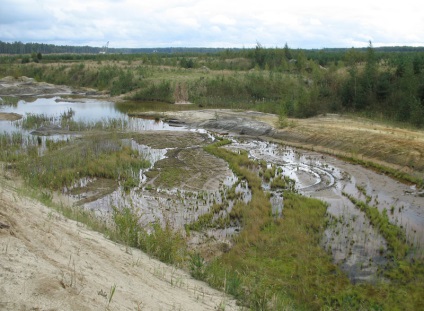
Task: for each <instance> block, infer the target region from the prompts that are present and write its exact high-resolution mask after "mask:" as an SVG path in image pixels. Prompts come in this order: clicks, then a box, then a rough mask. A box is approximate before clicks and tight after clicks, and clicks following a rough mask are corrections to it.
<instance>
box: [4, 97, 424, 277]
mask: <svg viewBox="0 0 424 311" xmlns="http://www.w3.org/2000/svg"><path fill="white" fill-rule="evenodd" d="M70 108H71V109H72V110H73V111H74V112H75V115H74V118H75V120H77V121H88V122H97V121H101V120H105V119H112V118H117V119H122V120H124V121H125V124H126V125H127V126H128V129H129V130H131V131H137V132H141V131H144V130H173V131H175V130H179V131H187V130H188V129H187V128H185V127H171V126H169V125H168V124H166V123H164V122H161V121H155V120H144V119H138V118H129V117H127V115H125V114H123V113H121V112H119V111H118V110H116V109H115V107H114V104H113V103H110V102H105V101H98V100H92V99H81V100H79V101H78V102H67V101H63V100H61V99H60V98H58V97H52V98H38V99H35V100H34V101H32V102H29V101H23V100H22V101H19V102H18V103H17V104H16V105H10V106H5V105H2V106H0V111H1V112H14V113H19V114H22V115H23V116H24V117H25V115H26V114H27V113H33V114H47V115H49V116H56V117H59V115H60V114H62V113H64V112H66V111H68V110H69V109H70ZM123 124H124V123H123ZM16 130H20V129H19V121H1V122H0V133H2V132H4V131H6V132H12V131H16ZM64 137H65V138H60V137H58V139H67V138H69V137H68V136H64ZM127 143H128V144H129V145H130V146H131V147H132V148H133V149H136V150H138V151H139V153H140V154H142V155H143V156H144V157H146V158H147V159H148V160H149V161H150V163H151V164H152V167H153V166H154V165H155V163H156V162H157V161H159V160H161V159H163V158H164V157H166V153H167V151H168V150H169V149H166V148H165V149H152V148H150V147H148V146H145V145H140V144H137V143H136V142H135V141H133V140H128V141H127ZM229 148H230V149H233V150H238V149H244V150H247V151H248V152H249V154H250V156H251V157H252V158H255V159H260V160H264V161H266V163H268V165H273V166H276V167H277V168H279V169H280V172H281V173H282V174H283V175H286V176H289V177H290V178H291V179H293V180H295V181H296V185H295V187H296V190H297V191H298V192H300V193H302V194H303V195H306V196H310V197H315V198H318V199H321V200H323V201H325V202H327V203H328V214H329V218H330V221H329V226H328V228H327V230H326V232H325V236H324V237H323V241H322V243H323V245H324V247H325V248H326V249H327V250H328V251H329V252H330V253H331V254H332V256H333V258H334V260H335V261H336V262H337V263H339V264H340V265H341V267H342V268H343V269H344V270H345V271H346V272H347V273H348V275H349V276H350V277H351V279H353V280H356V281H360V280H363V279H366V280H370V279H372V278H373V276H375V275H376V272H377V270H378V268H379V267H380V266H381V265H383V264H384V263H385V262H386V258H385V257H384V254H385V251H386V249H387V245H386V242H385V240H384V239H383V238H382V237H381V235H380V234H379V233H378V232H377V231H376V230H375V228H374V227H373V226H371V225H370V223H369V221H368V220H367V217H366V216H365V215H364V213H362V212H361V211H359V210H358V209H357V208H356V207H355V206H354V205H353V204H352V203H351V202H350V201H349V200H348V199H347V198H346V197H345V196H343V195H342V192H345V193H348V194H350V195H352V196H354V197H356V198H359V199H361V200H362V201H366V200H369V205H373V206H376V207H377V208H378V209H379V210H380V212H383V211H384V210H386V211H387V215H388V217H389V219H390V221H391V222H392V223H394V224H396V225H398V226H400V227H401V228H403V229H404V230H405V232H406V236H407V239H408V241H409V243H410V244H411V245H412V247H413V249H416V253H415V254H414V255H416V256H423V249H424V198H423V197H421V196H420V195H419V193H418V192H417V189H415V188H414V187H410V186H408V185H404V184H401V183H399V182H397V181H395V180H393V179H391V178H389V177H387V176H384V175H381V174H378V173H375V172H372V171H369V170H366V169H364V168H362V167H360V166H357V165H352V164H348V163H345V162H343V161H340V160H338V159H336V158H333V157H330V156H326V155H321V154H319V153H314V152H309V151H301V150H297V149H294V148H289V147H284V146H281V145H277V144H273V143H267V142H263V141H255V140H253V141H252V140H250V141H245V140H236V139H234V142H233V144H232V145H231V146H230V147H229ZM144 173H145V172H144V171H142V172H140V174H141V178H140V180H141V183H140V185H139V186H138V187H137V188H135V189H132V190H131V191H130V193H129V194H126V193H124V192H122V190H121V189H120V188H118V189H117V190H115V191H114V192H112V193H111V194H108V195H106V196H104V197H102V198H100V199H98V200H95V201H93V202H90V203H86V204H85V205H84V207H85V208H87V209H91V210H94V211H96V213H98V214H99V215H100V216H106V217H107V218H110V217H109V216H110V213H111V206H112V205H113V206H117V207H122V206H133V207H134V208H135V209H137V210H138V211H139V212H140V215H141V221H142V222H143V223H144V224H146V225H149V224H151V223H153V222H156V221H159V222H161V223H162V224H164V223H165V222H169V223H171V224H172V225H173V226H175V227H176V228H183V227H184V225H185V224H187V223H191V222H193V221H195V220H196V219H198V217H199V216H200V215H202V214H204V213H207V212H208V211H209V210H210V207H211V206H212V205H213V204H214V203H221V202H223V201H225V200H226V195H227V193H228V191H229V189H230V188H231V187H233V185H236V184H237V188H236V192H237V193H238V194H240V196H241V198H242V199H243V200H244V201H245V202H247V201H249V200H250V196H251V194H250V191H249V189H248V186H247V185H246V184H243V183H239V181H238V179H237V177H236V176H234V175H233V174H228V176H227V177H226V178H225V179H223V180H222V181H221V186H220V187H219V188H218V189H214V190H202V191H186V190H181V189H171V190H169V189H151V188H150V187H149V186H148V181H147V178H146V177H145V175H144ZM90 182H91V181H90V180H82V181H81V183H80V184H78V185H76V186H77V187H84V186H86V185H87V183H90ZM358 186H359V187H360V188H361V189H364V190H365V192H366V193H365V194H366V196H367V197H366V196H365V195H364V193H363V191H359V190H358ZM264 189H265V190H266V191H269V192H271V203H272V207H273V212H274V214H276V215H281V214H282V211H283V202H284V198H283V195H282V193H281V192H273V191H271V189H270V187H269V185H267V184H264ZM82 195H84V194H82ZM79 196H81V195H79ZM75 199H78V196H75ZM231 207H232V203H231V202H230V203H229V208H228V209H227V210H226V211H223V212H222V213H228V212H229V211H230V210H231ZM239 229H240V228H237V227H229V228H221V229H219V230H207V232H206V233H205V234H206V236H207V238H214V239H217V240H221V241H229V239H230V238H231V236H232V235H234V234H235V233H236V232H237V231H238V230H239Z"/></svg>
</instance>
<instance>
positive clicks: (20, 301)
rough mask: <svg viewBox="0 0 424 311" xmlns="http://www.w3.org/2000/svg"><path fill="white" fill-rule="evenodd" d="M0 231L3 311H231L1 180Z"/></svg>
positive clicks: (196, 285) (184, 277)
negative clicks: (110, 294) (112, 293)
mask: <svg viewBox="0 0 424 311" xmlns="http://www.w3.org/2000/svg"><path fill="white" fill-rule="evenodd" d="M2 175H3V174H2ZM0 228H1V229H0V310H220V308H222V309H223V307H224V305H225V310H235V309H236V306H235V302H234V301H232V300H230V299H229V298H228V297H225V295H224V294H223V293H221V292H218V291H216V290H214V289H211V288H209V287H208V286H207V285H205V284H204V283H202V282H199V281H196V280H193V279H192V278H191V277H190V276H189V275H188V274H187V273H185V272H183V271H181V270H178V269H176V268H174V267H171V266H167V265H165V264H163V263H161V262H159V261H157V260H154V259H151V258H149V257H148V256H147V255H146V254H144V253H142V252H140V251H139V250H136V249H129V250H128V249H126V248H125V247H123V246H122V245H118V244H116V243H113V242H111V241H109V240H107V239H106V238H105V237H103V236H102V235H101V234H99V233H97V232H93V231H90V230H88V229H86V228H85V227H84V226H83V225H81V224H79V223H77V222H75V221H71V220H68V219H66V218H64V217H63V216H61V215H60V214H58V213H56V212H55V211H52V210H51V209H49V208H48V207H46V206H44V205H42V204H40V203H38V202H36V201H33V200H31V199H28V198H25V197H23V196H21V195H19V194H18V193H17V192H16V190H15V189H14V188H13V186H12V181H10V180H5V178H4V176H1V177H0ZM114 285H116V291H115V294H114V295H113V297H112V301H111V302H110V304H109V306H108V297H109V293H110V290H111V287H112V286H114Z"/></svg>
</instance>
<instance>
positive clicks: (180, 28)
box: [0, 0, 424, 48]
mask: <svg viewBox="0 0 424 311" xmlns="http://www.w3.org/2000/svg"><path fill="white" fill-rule="evenodd" d="M423 29H424V4H421V2H419V1H415V0H404V1H402V2H401V3H399V2H390V1H382V0H374V1H370V0H356V1H350V2H345V1H334V0H333V1H332V0H321V1H304V0H303V1H292V2H285V1H278V2H277V1H271V0H262V1H261V2H259V3H258V2H257V1H249V0H245V1H240V0H233V1H228V0H226V1H224V0H215V1H208V0H163V1H138V0H102V1H101V0H94V1H93V0H84V1H83V0H69V1H68V2H66V4H64V2H61V1H56V0H38V1H33V0H32V1H30V0H28V1H26V0H1V1H0V40H3V41H23V42H46V43H58V44H59V43H60V44H77V45H85V44H91V45H97V46H102V45H104V43H105V42H106V41H110V46H111V47H147V46H149V47H160V46H172V45H178V46H209V47H212V46H222V47H243V46H245V47H250V46H254V45H255V44H256V41H259V42H261V43H262V45H264V46H266V47H273V46H280V47H281V46H283V45H284V44H285V43H286V42H287V43H288V44H289V46H290V47H293V48H321V47H350V46H366V45H367V44H368V41H369V40H372V41H373V42H374V45H375V46H379V45H390V44H392V43H396V44H401V45H424V32H423V31H422V30H423Z"/></svg>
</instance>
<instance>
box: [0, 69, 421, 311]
mask: <svg viewBox="0 0 424 311" xmlns="http://www.w3.org/2000/svg"><path fill="white" fill-rule="evenodd" d="M58 94H59V95H71V94H80V95H84V96H86V95H87V94H92V95H96V93H95V92H92V91H90V90H72V89H71V88H69V87H66V86H54V85H51V84H46V83H37V82H35V81H34V80H32V79H29V78H25V77H23V78H20V79H14V78H4V79H2V80H0V96H9V95H18V96H23V95H25V96H37V95H58ZM0 103H1V102H0ZM154 114H157V112H155V113H152V115H154ZM20 117H21V116H19V115H12V114H2V113H0V122H2V121H1V120H3V121H5V120H7V121H13V120H16V119H18V118H20ZM161 118H164V119H166V120H168V121H169V122H170V123H174V124H175V125H178V126H187V127H191V128H204V129H207V130H209V131H212V132H215V133H216V134H218V135H223V136H227V135H232V136H237V137H244V138H246V139H247V140H248V139H252V138H253V139H255V141H265V142H267V143H276V144H278V145H280V144H283V145H284V144H289V145H291V146H295V147H300V148H304V149H308V150H309V151H307V152H305V155H306V156H307V157H310V159H313V160H314V161H315V160H316V159H320V160H322V162H325V163H327V164H329V165H330V166H334V167H337V168H338V169H340V172H342V173H343V174H340V176H339V177H337V176H336V175H335V176H336V178H338V179H339V181H340V184H341V185H342V186H340V187H343V185H346V184H347V182H348V181H352V180H353V181H354V182H355V183H356V184H358V185H361V186H363V187H364V188H365V189H366V190H367V191H368V192H369V194H370V195H371V196H372V198H373V200H375V201H377V198H380V199H381V201H384V200H387V202H392V201H393V202H394V201H396V202H399V201H400V202H405V204H409V205H407V207H406V209H405V210H402V213H401V210H400V209H399V211H397V210H396V211H395V213H394V215H393V217H398V216H402V215H413V219H415V220H417V221H416V222H415V223H412V226H414V227H413V230H415V233H416V234H417V236H418V235H420V236H421V238H422V237H423V236H424V232H423V230H424V229H423V225H422V224H423V219H424V211H423V208H424V198H423V192H422V189H420V188H419V187H411V185H410V184H404V183H400V182H398V181H395V180H393V179H391V178H389V177H387V176H383V175H381V174H379V173H376V172H373V171H370V170H367V169H365V168H363V167H360V166H358V165H353V164H349V163H345V162H343V161H340V160H339V159H337V158H334V157H333V155H335V156H345V157H355V158H359V159H362V160H371V161H372V162H374V163H378V164H382V165H385V166H388V167H391V168H394V169H396V170H398V171H400V172H407V173H410V174H412V175H414V176H415V177H417V178H420V179H421V180H424V132H423V131H418V130H407V129H398V128H395V127H390V126H385V125H381V124H377V123H374V122H370V121H366V120H363V119H352V118H348V117H344V116H340V115H327V116H319V117H316V118H311V119H305V120H291V119H289V120H288V126H287V127H285V128H283V129H278V128H277V127H276V124H277V122H278V117H277V116H275V115H271V114H264V113H258V112H251V111H247V112H246V111H230V110H187V111H180V112H169V113H163V114H161ZM7 121H5V122H7ZM48 131H49V133H50V134H54V133H55V129H54V128H49V129H48ZM58 131H59V129H58ZM204 137H205V136H202V135H198V134H196V135H195V134H187V132H186V133H177V132H172V134H170V132H162V133H160V134H159V133H155V132H150V133H145V134H144V135H142V136H140V137H138V138H135V139H134V140H136V141H137V142H138V143H140V144H146V145H149V146H150V147H151V148H174V150H173V151H171V152H169V154H168V156H169V157H168V158H167V159H164V160H162V162H160V163H159V164H158V167H157V170H156V171H154V170H153V172H151V174H152V175H151V176H150V177H149V178H150V179H149V181H148V183H149V185H151V186H153V187H161V186H162V185H163V182H164V180H163V178H164V177H163V176H164V175H165V173H164V172H165V170H166V168H172V167H174V166H176V165H177V164H178V165H182V166H183V168H184V169H185V170H187V171H188V172H189V174H188V176H189V177H187V178H184V179H183V180H176V181H175V187H180V188H182V189H186V190H190V191H191V190H193V191H198V190H218V186H219V184H220V183H221V182H222V180H223V179H224V178H225V177H226V176H229V175H230V171H229V169H228V166H227V165H225V163H224V162H223V161H222V160H220V159H216V158H213V157H211V156H210V155H208V154H206V153H205V152H204V151H203V149H202V148H200V146H201V145H202V144H203V143H205V138H204ZM187 148H189V149H187ZM190 148H191V149H190ZM252 150H254V151H255V149H254V147H252ZM256 151H258V150H256ZM255 154H256V155H257V156H258V157H259V156H261V157H263V158H264V159H267V160H270V161H276V160H275V155H273V157H274V158H272V157H271V156H270V155H267V154H262V155H261V154H260V152H256V153H255ZM323 154H325V155H323ZM277 156H278V154H277ZM277 161H278V159H277ZM311 161H312V160H311ZM204 167H206V170H205V169H203V168H204ZM165 181H166V182H169V180H165ZM113 185H115V184H113ZM20 188H21V185H20V184H19V181H18V179H17V177H15V176H12V175H10V172H9V171H8V170H5V169H4V167H2V170H1V176H0V253H1V255H0V258H2V260H1V261H0V309H1V310H105V309H110V310H223V309H225V310H235V309H237V307H236V304H235V301H234V300H231V299H230V298H229V297H226V296H225V294H224V293H222V292H219V291H216V290H214V289H211V288H210V287H208V286H207V285H205V284H204V283H202V282H199V281H196V280H193V279H192V278H191V277H190V276H189V275H188V273H186V272H184V271H182V270H179V269H177V268H175V267H171V266H167V265H165V264H163V263H161V262H159V261H157V260H154V259H152V258H149V257H148V256H147V255H145V254H144V253H142V252H140V251H139V250H136V249H131V248H127V247H125V246H122V245H119V244H116V243H113V242H111V241H110V240H108V239H107V238H105V237H104V236H102V235H101V234H99V233H96V232H93V231H91V230H88V229H87V228H86V227H85V226H84V225H82V224H80V223H77V222H75V221H72V220H68V219H66V218H64V217H63V216H62V215H60V214H58V213H56V212H55V211H53V210H52V209H50V208H48V207H46V206H44V205H43V204H41V203H39V202H36V201H34V200H32V199H30V198H28V197H27V196H26V195H25V194H23V193H22V191H20V190H19V189H20ZM336 188H337V185H335V186H334V187H333V188H325V187H323V188H322V189H319V191H317V192H314V193H312V192H311V193H309V194H308V195H311V196H315V197H318V198H321V199H324V200H327V201H328V202H330V209H332V210H333V213H334V214H337V212H338V211H337V210H335V207H334V206H332V205H331V202H332V201H331V200H336V195H335V191H336V190H340V189H336ZM333 190H334V191H333ZM347 190H349V189H347ZM350 191H352V192H354V191H357V190H356V189H350ZM106 193H108V192H107V191H106ZM381 193H388V194H390V195H388V196H382V195H381ZM358 195H360V194H358ZM347 204H348V203H347V202H346V205H347ZM387 204H389V203H387ZM351 215H353V214H349V216H351ZM358 221H361V218H360V217H359V218H358ZM402 221H403V220H402ZM341 226H343V223H341ZM341 230H343V228H341ZM346 234H349V233H346ZM412 238H414V239H415V238H416V239H419V238H417V237H416V236H413V237H412ZM355 239H356V236H355ZM376 240H378V237H376ZM338 243H339V245H336V244H335V246H334V247H335V248H334V249H333V250H332V251H333V255H334V257H335V260H336V261H337V260H339V261H340V260H345V264H349V260H347V259H346V258H345V257H343V253H346V250H344V249H342V247H343V246H342V245H344V244H348V243H346V241H344V240H343V241H338ZM364 243H365V242H364ZM422 243H423V244H424V240H423V242H422ZM357 244H359V243H357ZM357 244H356V245H357ZM423 244H422V245H421V246H424V245H423ZM370 247H375V248H376V249H377V248H379V247H381V246H380V245H375V246H370ZM346 261H347V262H346ZM114 286H116V290H115V293H114V294H113V296H112V298H111V289H112V288H113V287H114ZM109 298H111V299H110V302H109Z"/></svg>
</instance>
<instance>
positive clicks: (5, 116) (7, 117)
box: [0, 112, 22, 121]
mask: <svg viewBox="0 0 424 311" xmlns="http://www.w3.org/2000/svg"><path fill="white" fill-rule="evenodd" d="M20 119H22V115H20V114H18V113H6V112H0V121H16V120H20Z"/></svg>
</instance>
